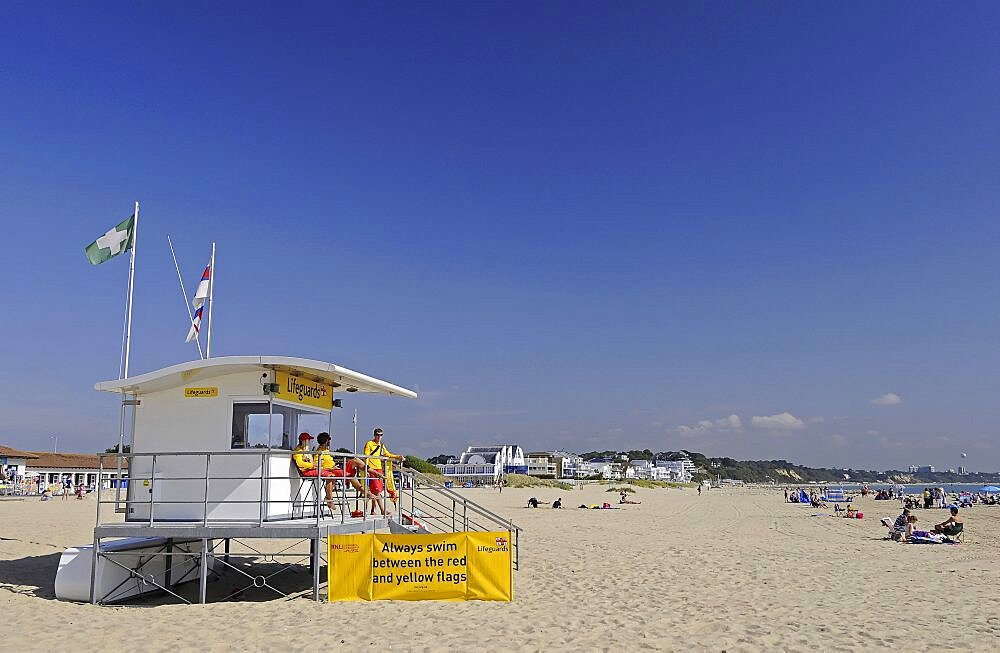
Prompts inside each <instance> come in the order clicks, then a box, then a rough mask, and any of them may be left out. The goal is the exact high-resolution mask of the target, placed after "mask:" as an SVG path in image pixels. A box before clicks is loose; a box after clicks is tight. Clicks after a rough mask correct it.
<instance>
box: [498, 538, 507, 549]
mask: <svg viewBox="0 0 1000 653" xmlns="http://www.w3.org/2000/svg"><path fill="white" fill-rule="evenodd" d="M497 546H499V547H501V548H502V547H505V546H507V538H506V537H498V538H497Z"/></svg>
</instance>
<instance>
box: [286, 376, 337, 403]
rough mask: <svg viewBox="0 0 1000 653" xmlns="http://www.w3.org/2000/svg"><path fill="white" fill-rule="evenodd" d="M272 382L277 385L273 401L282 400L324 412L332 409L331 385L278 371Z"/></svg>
mask: <svg viewBox="0 0 1000 653" xmlns="http://www.w3.org/2000/svg"><path fill="white" fill-rule="evenodd" d="M274 381H275V383H277V384H278V391H277V392H275V393H274V398H275V399H284V400H285V401H293V402H295V403H297V404H305V405H306V406H314V407H316V408H325V409H326V410H332V409H333V386H332V385H327V384H326V383H319V382H318V381H310V380H309V379H305V378H302V377H301V376H294V375H292V374H288V373H287V372H278V371H275V373H274Z"/></svg>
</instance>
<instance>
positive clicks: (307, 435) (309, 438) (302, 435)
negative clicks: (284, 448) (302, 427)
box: [299, 432, 313, 442]
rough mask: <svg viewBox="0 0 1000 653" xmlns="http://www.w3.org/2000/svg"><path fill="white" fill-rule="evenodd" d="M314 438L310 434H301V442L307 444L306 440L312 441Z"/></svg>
mask: <svg viewBox="0 0 1000 653" xmlns="http://www.w3.org/2000/svg"><path fill="white" fill-rule="evenodd" d="M312 439H313V436H311V435H309V434H308V433H304V432H303V433H299V442H305V441H306V440H312Z"/></svg>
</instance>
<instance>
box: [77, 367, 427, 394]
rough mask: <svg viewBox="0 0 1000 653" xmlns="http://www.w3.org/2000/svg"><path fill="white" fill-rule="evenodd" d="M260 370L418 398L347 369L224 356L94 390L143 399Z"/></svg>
mask: <svg viewBox="0 0 1000 653" xmlns="http://www.w3.org/2000/svg"><path fill="white" fill-rule="evenodd" d="M260 369H267V370H277V371H279V372H288V373H290V374H294V375H296V376H304V377H307V378H311V379H312V380H313V381H317V382H321V383H331V384H334V387H335V388H339V391H340V392H343V391H347V392H375V393H380V394H387V395H395V396H399V397H409V398H411V399H416V398H417V393H416V392H414V391H413V390H408V389H406V388H403V387H401V386H398V385H394V384H392V383H389V382H388V381H382V380H381V379H376V378H375V377H371V376H368V375H367V374H362V373H361V372H355V371H354V370H349V369H347V368H346V367H340V366H339V365H334V364H333V363H325V362H323V361H316V360H309V359H307V358H292V357H289V356H222V357H219V358H208V359H205V360H194V361H188V362H187V363H180V364H179V365H172V366H170V367H164V368H163V369H160V370H156V371H154V372H147V373H146V374H140V375H139V376H132V377H129V378H127V379H115V380H113V381H101V382H100V383H98V384H96V385H95V386H94V387H95V388H96V389H98V390H103V391H105V392H116V393H118V392H130V393H133V394H137V395H141V394H144V393H148V392H157V391H160V390H168V389H170V388H176V387H179V386H182V385H186V384H189V383H195V382H198V381H199V380H202V379H211V378H216V377H220V376H225V375H228V374H237V373H240V372H247V371H250V370H260Z"/></svg>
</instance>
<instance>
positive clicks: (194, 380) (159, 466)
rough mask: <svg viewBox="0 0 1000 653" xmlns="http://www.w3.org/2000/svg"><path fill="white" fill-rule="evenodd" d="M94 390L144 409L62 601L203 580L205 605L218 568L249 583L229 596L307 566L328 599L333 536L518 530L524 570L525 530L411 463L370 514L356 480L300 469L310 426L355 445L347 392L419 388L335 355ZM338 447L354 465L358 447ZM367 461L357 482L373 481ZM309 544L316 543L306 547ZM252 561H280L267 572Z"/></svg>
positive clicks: (251, 359) (60, 589)
mask: <svg viewBox="0 0 1000 653" xmlns="http://www.w3.org/2000/svg"><path fill="white" fill-rule="evenodd" d="M95 387H96V388H97V389H98V390H103V391H106V392H113V393H116V394H121V395H122V398H123V403H122V406H123V409H122V410H123V419H124V418H125V416H126V413H125V409H126V408H131V411H130V416H131V429H130V430H131V438H130V440H131V443H130V447H129V449H130V450H129V451H128V452H126V453H119V454H117V455H115V456H108V457H104V458H102V471H103V469H104V468H110V467H116V468H118V469H122V468H125V467H127V468H128V479H129V482H128V486H127V488H121V487H117V488H112V489H104V490H98V497H97V522H96V526H95V528H94V540H93V545H92V546H80V547H74V548H71V549H67V550H66V551H65V552H64V553H63V555H62V558H61V560H60V563H59V570H58V571H57V573H56V582H55V590H56V596H57V597H58V598H61V599H66V600H75V601H90V602H91V603H102V604H103V603H117V602H122V601H125V600H127V599H129V598H132V597H135V596H138V595H142V594H145V593H148V592H165V593H167V594H169V595H172V596H173V597H175V598H176V599H178V600H180V601H182V602H184V603H191V602H193V600H189V598H186V597H184V596H182V595H181V594H180V593H179V592H180V591H181V590H180V588H179V587H178V586H180V585H182V584H185V583H188V582H191V581H195V580H197V581H199V585H198V596H197V600H198V601H199V602H201V603H204V602H206V597H207V584H208V581H209V579H210V577H217V576H220V575H222V574H228V575H230V576H233V575H235V576H236V577H237V578H238V579H239V580H240V581H242V583H243V584H244V586H243V587H236V588H235V590H234V591H232V592H230V593H229V594H228V595H226V594H223V595H222V596H221V597H220V598H221V599H222V600H229V599H233V598H240V596H241V595H242V594H243V593H245V592H246V591H247V590H250V589H252V588H256V589H261V588H263V589H265V590H272V591H274V592H275V593H277V594H278V595H281V596H286V593H285V592H282V591H281V590H280V589H278V588H277V587H275V586H274V584H273V583H272V578H273V577H274V576H275V575H277V574H278V573H281V572H283V571H286V570H288V569H290V568H292V567H296V566H299V565H300V563H308V565H309V568H310V570H311V572H312V591H313V598H314V599H316V600H318V599H319V589H320V585H321V581H320V579H321V574H320V567H321V564H322V562H323V549H324V547H323V546H322V542H323V540H324V539H325V538H326V537H327V536H328V535H330V534H344V533H363V532H373V531H376V530H380V529H389V530H391V531H393V532H414V531H419V532H455V531H458V530H496V529H497V528H502V529H504V530H510V531H511V532H512V533H513V541H512V547H513V550H514V553H515V561H514V566H515V568H516V567H517V561H516V555H517V550H518V546H517V533H518V529H517V527H516V526H514V525H513V524H512V523H511V522H510V521H509V520H506V519H504V518H502V517H500V516H499V515H496V514H495V513H493V512H491V511H489V510H487V509H485V508H483V507H482V506H479V505H478V504H475V503H474V502H472V501H469V500H468V499H467V498H466V497H463V496H461V495H459V494H457V493H455V492H453V491H452V490H450V489H449V488H446V487H445V486H444V485H443V484H442V483H441V482H439V481H437V480H435V479H432V478H429V477H427V476H425V475H423V474H420V473H419V472H416V471H414V470H412V469H402V470H399V472H398V478H399V482H398V486H399V490H400V492H399V498H398V501H399V510H398V512H397V513H396V514H395V520H393V519H392V518H391V517H387V516H385V515H383V514H382V512H381V511H379V510H374V511H372V510H370V504H369V501H368V500H366V498H365V497H362V496H361V495H360V494H359V493H358V492H356V491H355V490H354V489H353V488H351V487H350V484H349V482H348V481H345V480H340V479H332V482H333V483H335V488H334V496H333V497H332V501H331V500H328V499H327V497H326V493H325V489H326V488H325V486H326V483H327V482H328V481H329V480H331V479H328V478H327V477H322V478H316V477H312V478H306V477H303V476H302V474H300V472H299V469H298V467H297V466H296V465H295V463H294V460H293V454H294V452H293V449H294V446H295V445H296V444H297V436H298V434H299V433H300V432H309V433H311V434H313V435H315V434H317V433H319V432H321V431H328V432H330V433H332V434H334V436H335V437H334V441H333V443H332V445H331V448H332V449H337V448H339V447H343V446H344V444H345V443H344V442H342V441H340V440H339V439H338V438H337V437H336V434H335V432H334V429H333V428H332V425H333V411H334V409H335V408H336V407H337V406H339V404H340V400H338V399H336V398H335V395H336V394H341V393H357V392H368V393H380V394H385V395H390V396H398V397H407V398H416V396H417V395H416V393H415V392H413V391H412V390H408V389H406V388H403V387H400V386H397V385H394V384H392V383H389V382H387V381H382V380H380V379H376V378H374V377H371V376H368V375H365V374H362V373H360V372H355V371H353V370H349V369H346V368H343V367H340V366H338V365H334V364H333V363H325V362H321V361H315V360H307V359H301V358H288V357H282V356H228V357H221V358H211V359H203V360H195V361H190V362H187V363H182V364H179V365H174V366H172V367H167V368H164V369H161V370H157V371H155V372H149V373H147V374H143V375H140V376H135V377H130V378H126V379H120V380H114V381H105V382H102V383H98V384H97V385H96V386H95ZM123 432H124V431H123ZM332 455H333V456H334V457H339V458H340V460H339V461H338V462H339V464H340V466H341V467H343V466H344V462H345V461H346V459H347V458H351V457H355V456H354V454H343V453H333V454H332ZM357 457H358V458H361V459H363V462H367V460H368V458H370V457H365V456H360V455H359V456H357ZM362 467H363V470H364V471H363V472H362V477H361V478H359V479H358V480H359V481H361V483H362V484H363V487H367V486H368V483H367V480H368V479H367V478H365V475H367V474H368V469H367V465H362ZM120 513H124V521H122V518H121V517H120V516H119V514H120ZM414 515H420V519H419V521H418V520H417V519H416V518H415V517H414ZM289 540H292V542H291V543H290V544H289V542H288V541H289ZM306 541H308V543H309V552H308V553H304V552H302V551H296V550H295V547H296V546H297V545H298V544H303V545H304V542H306ZM251 542H253V544H251ZM95 551H96V552H97V555H94V552H95ZM231 557H235V558H236V559H237V560H239V561H241V562H240V563H239V564H234V563H233V561H231ZM247 560H253V561H255V562H258V563H259V562H261V561H263V562H264V563H267V564H270V565H271V566H270V567H269V568H266V569H263V570H260V569H254V568H251V567H253V565H251V564H249V563H248V562H247ZM258 566H259V565H258ZM275 567H277V569H275Z"/></svg>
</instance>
